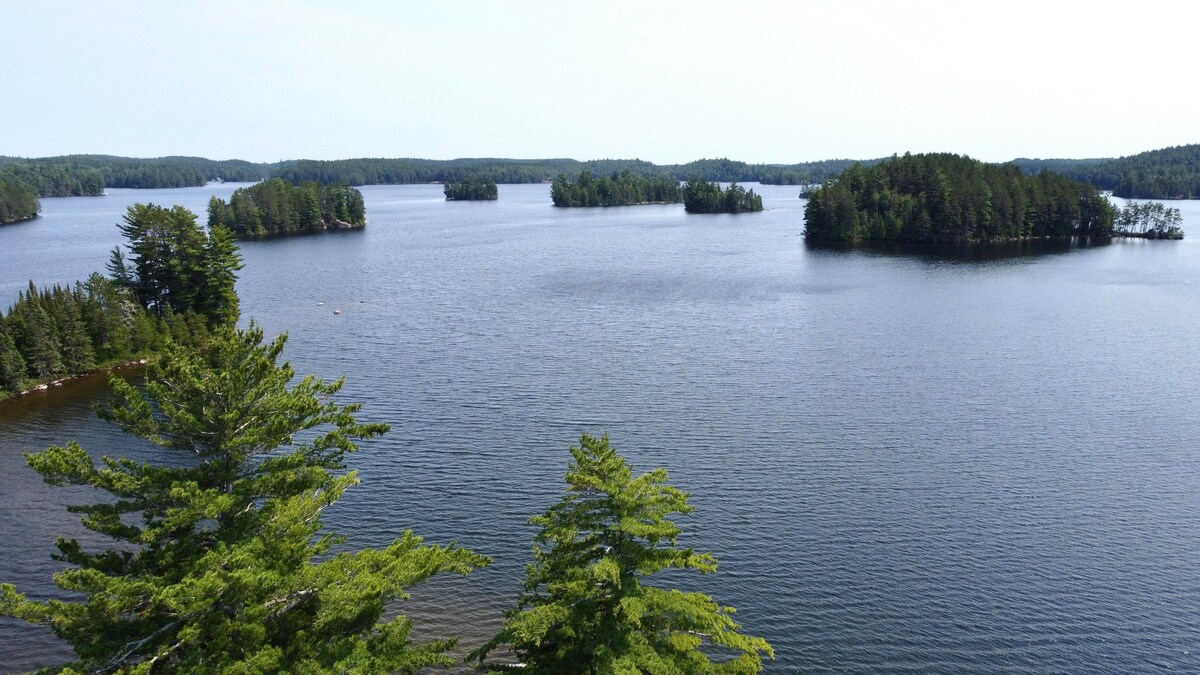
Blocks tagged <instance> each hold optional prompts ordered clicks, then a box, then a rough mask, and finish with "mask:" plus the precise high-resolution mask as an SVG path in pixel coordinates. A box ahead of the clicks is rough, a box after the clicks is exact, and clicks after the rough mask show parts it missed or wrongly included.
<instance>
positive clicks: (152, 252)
mask: <svg viewBox="0 0 1200 675" xmlns="http://www.w3.org/2000/svg"><path fill="white" fill-rule="evenodd" d="M117 227H118V228H120V230H121V233H122V234H123V235H125V238H126V239H127V240H128V242H129V245H128V246H129V262H128V263H126V262H125V256H124V254H123V253H122V251H121V250H120V249H119V248H118V249H116V250H115V251H114V252H113V258H112V260H111V261H110V263H109V270H110V271H111V272H112V273H113V275H114V278H116V279H117V280H118V282H120V283H124V284H126V285H128V287H129V288H130V289H131V290H132V291H133V292H134V294H135V295H136V296H137V298H138V300H139V301H140V302H141V303H142V306H144V307H146V308H147V309H149V310H151V311H153V312H154V313H155V314H156V315H157V316H160V317H161V316H163V315H164V314H165V313H166V312H167V311H168V310H170V311H171V312H174V313H176V314H186V313H196V314H201V315H203V316H204V317H206V318H207V319H208V321H209V323H210V324H212V325H218V324H231V323H233V322H234V321H236V320H237V316H238V299H237V294H236V293H235V292H234V284H235V282H236V281H237V270H240V269H241V268H242V261H241V257H240V256H239V255H238V252H237V246H236V244H234V243H233V238H232V235H231V234H230V233H229V231H228V230H227V229H225V228H224V227H222V226H221V225H220V224H219V223H218V224H216V225H214V226H213V227H212V228H211V229H210V230H209V231H208V232H205V230H204V228H202V227H200V225H198V224H197V223H196V214H194V213H192V212H191V211H188V210H187V209H185V208H183V207H182V206H175V207H173V208H170V209H167V208H164V207H161V206H155V205H154V204H134V205H133V206H130V207H129V210H128V212H127V213H126V214H125V217H124V223H123V224H120V225H118V226H117Z"/></svg>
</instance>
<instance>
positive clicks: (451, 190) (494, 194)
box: [442, 177, 500, 201]
mask: <svg viewBox="0 0 1200 675" xmlns="http://www.w3.org/2000/svg"><path fill="white" fill-rule="evenodd" d="M442 192H443V193H445V195H446V199H447V200H460V199H464V200H474V201H480V200H488V199H497V198H498V197H499V196H500V194H499V192H498V191H497V190H496V181H494V180H492V179H491V178H486V179H485V178H479V177H473V178H468V179H466V180H462V181H459V182H456V183H452V182H450V181H447V182H446V184H445V185H444V186H442Z"/></svg>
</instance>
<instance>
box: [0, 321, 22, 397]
mask: <svg viewBox="0 0 1200 675" xmlns="http://www.w3.org/2000/svg"><path fill="white" fill-rule="evenodd" d="M5 324H6V322H5V320H4V317H3V316H0V392H3V391H7V392H9V393H13V394H15V393H18V392H20V391H21V385H22V384H23V383H24V381H25V359H24V358H22V357H21V352H19V351H17V345H16V343H15V342H13V339H12V336H11V335H9V334H8V328H7V326H6V325H5Z"/></svg>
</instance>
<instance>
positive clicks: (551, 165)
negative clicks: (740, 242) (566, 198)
mask: <svg viewBox="0 0 1200 675" xmlns="http://www.w3.org/2000/svg"><path fill="white" fill-rule="evenodd" d="M878 161H880V160H868V161H866V162H863V163H864V164H871V163H874V162H878ZM853 163H854V161H853V160H849V159H835V160H825V161H820V162H803V163H800V164H747V163H746V162H738V161H734V160H730V159H700V160H696V161H694V162H688V163H686V164H663V165H658V164H652V163H650V162H646V161H642V160H639V159H597V160H591V161H586V162H580V161H578V160H574V159H449V160H433V159H342V160H333V161H316V160H298V161H292V162H285V163H283V164H282V165H280V167H279V168H278V169H276V170H275V173H274V175H275V176H278V177H280V178H283V179H285V180H288V181H291V182H292V183H300V182H303V181H316V182H318V183H346V184H347V185H372V184H397V183H443V182H451V183H456V182H460V181H463V180H466V179H468V178H472V177H482V176H489V177H491V178H492V179H494V180H495V181H496V182H497V183H545V182H550V181H552V180H553V179H554V178H555V177H557V176H559V175H577V174H579V173H582V172H584V171H587V172H588V173H590V174H592V176H595V177H597V178H602V177H606V176H613V175H616V174H618V173H629V174H634V175H639V176H664V177H670V178H674V179H675V180H677V181H682V180H687V179H688V178H691V177H694V176H700V177H701V178H704V179H705V180H712V181H721V182H731V181H741V182H755V181H758V182H761V183H774V184H786V185H801V184H806V183H819V182H821V181H823V180H825V179H826V178H830V177H832V176H835V175H837V174H838V173H840V172H841V171H842V170H844V169H845V168H846V167H848V166H850V165H851V164H853Z"/></svg>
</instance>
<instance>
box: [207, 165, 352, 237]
mask: <svg viewBox="0 0 1200 675" xmlns="http://www.w3.org/2000/svg"><path fill="white" fill-rule="evenodd" d="M366 224H367V218H366V210H365V206H364V204H363V196H362V193H361V192H359V191H358V190H356V189H354V188H352V187H350V186H348V185H339V184H321V183H302V184H300V185H292V184H291V183H289V182H287V181H285V180H283V179H281V178H272V179H270V180H266V181H263V182H261V183H256V184H254V185H251V186H249V187H244V188H238V189H237V190H234V192H233V195H232V196H231V197H230V199H229V201H228V202H226V201H225V200H223V199H221V198H219V197H213V198H212V199H210V200H209V201H208V226H209V227H210V228H212V227H225V228H228V229H229V230H230V231H231V232H233V235H234V237H236V238H238V239H259V238H262V237H271V236H278V235H290V234H306V233H313V232H324V231H325V230H351V229H362V228H363V227H366Z"/></svg>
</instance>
